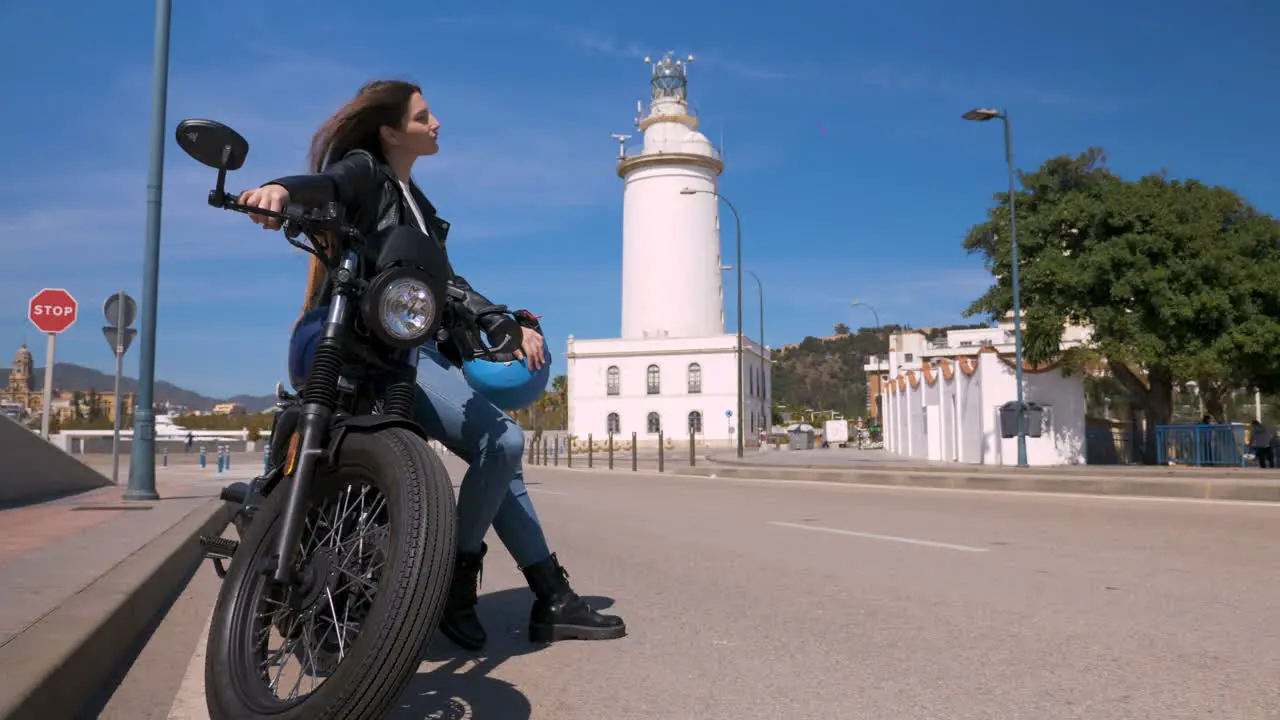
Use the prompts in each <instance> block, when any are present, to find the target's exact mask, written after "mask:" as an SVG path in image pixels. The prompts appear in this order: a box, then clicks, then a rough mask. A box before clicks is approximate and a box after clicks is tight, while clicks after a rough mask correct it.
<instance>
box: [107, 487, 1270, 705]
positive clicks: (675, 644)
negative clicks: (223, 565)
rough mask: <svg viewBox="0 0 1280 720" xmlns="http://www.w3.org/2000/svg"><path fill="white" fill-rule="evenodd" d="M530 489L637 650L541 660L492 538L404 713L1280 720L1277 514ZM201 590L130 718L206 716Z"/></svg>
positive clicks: (616, 646) (821, 492)
mask: <svg viewBox="0 0 1280 720" xmlns="http://www.w3.org/2000/svg"><path fill="white" fill-rule="evenodd" d="M451 467H457V465H456V463H451ZM529 476H530V481H531V490H532V492H533V495H534V499H535V502H536V503H537V506H538V510H539V512H540V514H541V516H542V518H543V521H544V525H545V526H546V527H547V531H548V535H549V537H550V538H551V540H552V545H553V549H554V550H556V551H557V552H558V553H559V555H560V558H561V560H562V562H563V563H564V564H565V566H566V567H567V568H568V569H569V571H570V573H571V574H572V581H573V583H574V585H575V587H576V588H577V589H578V590H579V592H581V593H582V594H584V595H588V596H595V597H597V598H600V599H599V601H598V602H599V605H600V606H602V607H603V606H608V607H609V610H610V611H616V612H618V613H620V614H621V615H623V616H624V617H625V618H626V620H627V623H628V626H629V629H630V636H629V637H627V638H625V639H622V640H616V641H609V642H600V643H583V642H576V643H561V644H556V645H553V646H551V647H547V648H540V647H536V646H532V645H530V644H528V643H527V642H526V640H525V637H524V632H525V630H524V625H525V622H526V619H527V613H528V608H529V605H530V603H531V601H532V597H531V595H530V593H529V592H528V590H527V589H525V588H524V585H523V581H522V579H521V578H520V576H519V574H518V571H517V570H516V569H515V567H514V566H513V563H512V562H511V560H510V557H509V556H508V555H507V554H506V553H505V551H504V550H503V549H502V548H501V545H500V543H498V541H497V539H496V538H491V540H490V543H491V545H492V546H493V547H492V549H491V551H490V554H489V558H488V563H487V566H486V568H485V574H484V582H485V584H484V587H483V588H482V591H481V592H482V599H481V606H480V612H481V616H482V618H483V619H484V621H485V623H486V625H487V627H488V628H489V632H490V646H489V648H488V649H487V650H486V651H485V652H484V653H482V654H478V655H472V654H470V653H466V652H463V651H460V650H458V649H456V648H455V647H453V646H452V645H451V643H449V642H448V641H447V640H445V639H444V638H442V637H439V636H438V637H437V639H436V640H435V642H433V645H432V648H431V650H430V652H429V653H428V658H427V659H426V661H425V662H424V664H423V666H422V671H421V673H420V674H419V675H418V677H417V678H415V680H414V682H413V684H412V685H411V687H410V688H409V690H408V692H406V694H405V696H404V698H403V707H401V708H400V709H399V710H398V711H397V713H396V714H395V715H394V716H393V717H396V718H414V719H426V718H430V719H432V720H436V719H441V720H443V719H446V718H447V719H449V720H461V719H462V718H475V719H476V720H524V719H525V718H553V719H556V720H577V719H583V720H586V719H591V720H630V719H631V718H636V719H639V718H645V719H646V720H648V719H651V718H664V719H670V720H684V719H689V720H694V719H695V718H696V719H697V720H716V719H720V718H724V719H732V720H741V719H743V718H751V719H755V718H760V719H762V720H765V719H768V720H773V719H775V718H788V719H789V720H790V719H798V718H822V719H832V720H836V719H838V720H845V719H847V718H848V719H851V718H874V719H876V720H880V719H890V720H896V719H904V720H911V719H915V718H938V719H943V718H945V719H946V720H962V719H967V718H975V719H977V718H982V719H983V720H989V719H991V718H1027V719H1029V720H1049V719H1056V718H1071V719H1073V720H1075V719H1082V718H1097V719H1099V720H1103V719H1105V720H1115V719H1117V718H1153V719H1158V720H1174V719H1180V718H1187V719H1192V718H1195V719H1196V720H1200V719H1203V718H1233V719H1234V718H1241V719H1249V720H1253V719H1260V720H1261V719H1267V718H1280V683H1278V682H1277V679H1278V678H1280V615H1278V612H1280V604H1278V603H1277V598H1280V562H1278V561H1277V557H1280V540H1278V539H1277V529H1278V528H1280V506H1276V505H1274V504H1271V505H1250V504H1243V503H1224V502H1198V501H1185V500H1153V499H1127V498H1126V499H1118V498H1104V497H1064V496H1053V495H1016V494H1003V493H987V492H967V491H930V490H914V489H895V488H880V487H863V486H848V485H832V484H819V483H801V482H775V481H751V480H726V479H713V478H693V477H679V476H673V475H670V474H668V475H665V476H658V475H653V474H644V473H639V474H632V473H630V472H625V473H623V472H616V471H615V472H613V473H602V472H597V473H588V472H585V471H565V470H554V469H542V468H530V469H529ZM201 572H202V573H203V574H206V575H212V571H211V570H209V569H208V568H206V569H204V570H202V571H201ZM193 587H194V586H193ZM199 587H200V588H201V590H200V592H189V593H188V594H187V596H184V599H183V600H182V601H181V602H180V603H179V605H178V606H176V607H175V610H174V612H173V613H171V616H173V617H175V618H187V619H186V620H174V621H173V622H170V623H169V629H168V631H167V633H166V634H165V635H164V637H165V638H168V639H167V640H164V641H163V643H162V644H161V640H156V641H155V643H157V645H156V647H154V648H149V652H150V655H149V659H148V660H147V661H146V662H145V663H140V666H142V667H152V668H154V667H162V666H168V667H173V668H178V667H183V666H188V671H187V673H186V677H185V679H184V680H181V681H179V680H178V679H175V678H177V676H178V675H179V673H177V672H175V671H170V672H168V673H167V674H165V676H164V678H163V679H159V680H155V681H153V682H149V683H147V682H141V681H140V680H139V679H138V678H137V677H134V678H133V680H132V682H131V681H130V679H129V678H128V677H126V680H125V684H124V685H122V688H126V687H127V688H129V693H128V706H129V707H133V708H135V712H129V713H123V712H122V713H121V714H120V715H119V716H121V717H124V716H132V717H142V716H143V715H144V713H141V712H136V710H140V709H141V708H143V707H159V706H172V708H173V711H172V712H171V713H170V714H169V717H174V718H199V717H203V716H202V715H201V714H200V710H201V709H202V706H203V699H202V687H201V676H202V667H201V660H200V659H199V657H196V658H194V659H193V657H192V651H193V650H195V649H196V646H197V645H200V637H199V636H200V633H201V631H202V630H203V624H204V623H203V621H201V622H199V623H197V622H195V621H193V620H190V619H189V618H192V617H199V616H200V615H203V616H204V617H205V618H207V612H208V610H207V608H208V607H209V602H210V601H211V597H208V596H207V593H210V592H212V587H213V585H212V584H211V583H207V582H202V583H201V584H200V585H199ZM193 608H199V610H200V612H194V611H193ZM175 638H176V640H175ZM201 647H202V646H201ZM131 675H132V673H131ZM122 702H123V701H120V702H117V703H116V707H118V708H123V707H125V705H122V704H121V703H122ZM468 713H469V714H468ZM145 714H146V715H149V714H150V713H145ZM104 716H106V715H104ZM161 717H162V716H161Z"/></svg>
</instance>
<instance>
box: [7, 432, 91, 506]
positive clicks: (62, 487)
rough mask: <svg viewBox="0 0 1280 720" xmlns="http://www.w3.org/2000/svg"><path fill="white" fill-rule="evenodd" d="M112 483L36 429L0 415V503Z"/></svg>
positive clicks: (30, 499)
mask: <svg viewBox="0 0 1280 720" xmlns="http://www.w3.org/2000/svg"><path fill="white" fill-rule="evenodd" d="M110 484H111V480H110V479H109V478H107V477H106V476H104V475H102V474H101V473H99V472H98V471H96V470H93V469H92V468H90V467H88V466H86V465H83V464H81V463H80V462H79V461H78V460H76V459H75V458H73V457H71V456H70V455H68V454H66V453H64V452H63V451H61V450H59V449H58V448H56V447H54V446H53V445H50V444H49V443H48V442H46V441H45V440H43V439H41V437H40V436H39V435H37V434H36V433H33V432H31V431H30V430H27V429H26V428H24V427H23V426H21V425H19V424H17V423H15V422H13V421H12V420H9V419H7V418H0V503H22V502H31V501H33V500H38V499H40V498H44V497H48V496H51V495H58V494H63V493H70V492H80V491H84V490H93V489H94V488H100V487H104V486H106V485H110Z"/></svg>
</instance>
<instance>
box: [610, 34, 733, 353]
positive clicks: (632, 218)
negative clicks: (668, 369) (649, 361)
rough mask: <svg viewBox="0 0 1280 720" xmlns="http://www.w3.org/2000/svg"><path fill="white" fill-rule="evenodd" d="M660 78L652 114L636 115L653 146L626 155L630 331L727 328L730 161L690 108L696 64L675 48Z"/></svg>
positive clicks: (656, 72) (625, 310) (657, 73)
mask: <svg viewBox="0 0 1280 720" xmlns="http://www.w3.org/2000/svg"><path fill="white" fill-rule="evenodd" d="M689 60H690V61H691V60H693V57H692V56H690V57H689ZM645 61H646V62H648V61H649V58H645ZM651 86H652V88H651V91H650V93H651V98H652V99H651V101H650V103H649V112H648V114H647V115H644V116H643V117H641V118H639V119H638V120H637V122H636V127H637V128H639V129H640V130H641V131H643V132H644V144H643V147H642V148H641V150H640V152H638V153H636V154H635V155H631V156H626V155H624V156H623V157H621V158H620V159H619V160H618V176H619V177H621V178H623V180H625V184H624V188H623V202H622V337H623V338H624V339H627V340H641V339H645V338H664V337H671V338H692V337H710V336H712V335H721V334H723V333H724V305H723V294H722V292H721V283H720V231H719V227H718V216H717V210H718V208H719V199H718V198H717V197H716V196H715V195H714V194H712V193H714V192H715V191H716V179H717V178H718V177H719V176H720V173H721V172H722V171H723V170H724V162H722V161H721V159H720V156H719V153H718V152H716V149H715V148H714V147H712V145H711V142H710V141H709V140H707V138H706V136H705V135H703V134H702V133H700V132H698V120H697V118H696V117H694V116H693V113H692V112H691V111H690V110H689V101H688V66H687V64H686V63H685V62H683V61H680V60H674V59H672V57H671V55H670V53H668V54H667V55H666V56H665V57H663V58H662V60H660V61H659V62H657V63H654V64H653V79H652V81H651ZM682 190H685V191H687V190H697V191H701V192H697V193H695V194H693V195H681V191H682Z"/></svg>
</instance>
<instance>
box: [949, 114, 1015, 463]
mask: <svg viewBox="0 0 1280 720" xmlns="http://www.w3.org/2000/svg"><path fill="white" fill-rule="evenodd" d="M960 117H962V118H964V119H965V120H972V121H974V122H987V121H988V120H995V119H997V118H998V119H1000V120H1001V121H1002V122H1003V123H1004V159H1005V162H1007V163H1008V165H1009V243H1010V256H1011V257H1010V259H1011V262H1012V264H1013V276H1012V281H1013V362H1014V375H1015V378H1016V380H1015V381H1016V382H1017V384H1018V467H1027V429H1026V420H1027V406H1026V404H1025V403H1023V397H1022V296H1021V289H1020V287H1019V282H1018V222H1017V213H1016V212H1015V210H1014V195H1015V189H1014V184H1013V134H1012V132H1011V131H1010V129H1009V111H1008V110H1005V111H1004V112H1001V111H999V110H992V109H991V108H974V109H973V110H970V111H969V112H967V113H965V114H964V115H961V116H960Z"/></svg>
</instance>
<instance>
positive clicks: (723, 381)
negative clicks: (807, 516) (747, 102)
mask: <svg viewBox="0 0 1280 720" xmlns="http://www.w3.org/2000/svg"><path fill="white" fill-rule="evenodd" d="M690 60H692V57H690ZM648 61H649V60H648V58H646V62H648ZM687 67H688V66H687V64H686V63H685V62H682V61H680V60H675V59H673V58H672V57H671V54H670V53H668V54H667V55H666V56H665V57H663V58H662V60H660V61H659V62H657V63H653V66H652V68H653V79H652V83H651V84H652V90H651V101H650V103H649V110H648V113H647V114H645V115H643V116H641V117H638V118H637V120H636V127H637V128H638V129H639V130H640V131H642V132H643V133H644V141H643V145H642V146H641V147H640V148H639V149H638V150H636V151H635V152H627V151H626V150H625V149H624V148H621V147H620V153H619V156H618V163H617V172H618V176H619V177H621V178H623V180H624V189H623V208H622V333H621V334H622V337H620V338H617V339H609V340H578V339H575V338H574V337H573V336H570V337H569V342H568V352H567V358H568V370H567V374H568V380H569V434H570V435H573V436H574V437H575V438H577V439H579V440H582V441H585V440H586V439H587V436H588V435H590V436H591V437H592V439H594V440H596V441H600V440H603V439H605V438H606V437H607V436H608V434H609V433H610V432H613V433H614V434H615V435H619V434H620V435H621V439H625V440H630V438H631V433H633V432H634V433H636V439H637V441H638V442H639V443H640V444H652V443H655V442H656V441H657V437H658V432H659V430H661V431H662V432H663V433H664V435H665V436H666V437H668V438H673V439H679V438H687V437H688V435H689V433H690V432H693V433H694V434H695V435H696V438H697V440H698V442H700V443H714V444H721V443H723V444H726V445H728V444H736V441H737V440H736V438H737V435H736V433H737V430H738V425H739V423H738V422H737V420H738V410H737V404H738V373H737V335H736V333H735V334H726V333H725V327H724V291H723V285H722V283H721V260H720V256H721V254H720V212H719V211H720V198H719V197H717V196H716V195H715V194H714V193H715V192H716V191H717V179H718V178H719V176H720V173H721V172H722V171H723V170H724V162H723V161H722V159H721V158H720V154H719V152H718V151H717V150H716V148H715V147H714V146H713V145H712V144H711V142H710V141H709V140H707V138H706V136H705V135H703V134H702V133H700V132H698V119H697V117H695V115H694V113H693V112H692V111H691V110H690V108H689V104H688V99H687ZM618 137H619V140H620V142H623V141H625V140H626V139H627V138H628V137H629V136H618ZM690 191H692V192H690ZM734 270H735V272H736V271H738V270H739V269H738V268H734ZM742 350H743V361H742V391H743V398H744V399H743V403H744V412H743V415H744V416H745V417H746V424H745V425H744V426H743V427H742V431H743V433H744V442H747V443H751V444H755V441H756V439H757V437H758V434H759V433H760V432H761V431H763V429H764V428H765V427H766V418H765V409H766V408H767V407H769V394H770V392H771V391H772V382H771V378H770V373H769V363H768V360H769V351H768V349H767V348H761V346H760V345H759V343H757V342H755V341H752V340H749V339H745V338H744V340H743V348H742Z"/></svg>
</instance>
